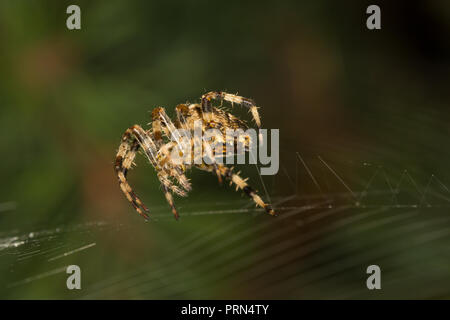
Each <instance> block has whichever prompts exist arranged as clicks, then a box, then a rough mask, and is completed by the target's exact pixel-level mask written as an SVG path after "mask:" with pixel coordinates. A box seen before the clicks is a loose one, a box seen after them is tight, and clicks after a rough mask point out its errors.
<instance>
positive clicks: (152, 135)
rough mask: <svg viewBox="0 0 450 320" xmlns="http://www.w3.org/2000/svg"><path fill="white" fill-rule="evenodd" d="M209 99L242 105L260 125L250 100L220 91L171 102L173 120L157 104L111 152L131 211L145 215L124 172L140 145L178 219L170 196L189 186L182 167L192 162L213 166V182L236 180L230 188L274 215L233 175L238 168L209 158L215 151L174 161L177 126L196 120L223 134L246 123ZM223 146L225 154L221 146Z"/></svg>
mask: <svg viewBox="0 0 450 320" xmlns="http://www.w3.org/2000/svg"><path fill="white" fill-rule="evenodd" d="M213 99H220V100H225V101H228V102H231V103H232V104H234V103H236V104H240V105H242V106H244V107H247V108H248V109H249V111H250V112H251V114H252V116H253V120H254V121H255V122H256V125H257V127H258V128H260V126H261V121H260V118H259V114H258V108H257V107H256V106H255V104H254V102H253V101H252V100H250V99H247V98H244V97H240V96H237V95H233V94H229V93H225V92H209V93H207V94H204V95H203V96H202V99H201V104H190V105H185V104H180V105H178V106H177V107H176V115H177V120H176V121H175V123H173V122H172V121H171V120H170V118H169V117H168V116H167V114H166V112H165V111H164V108H161V107H158V108H155V109H154V110H153V111H152V123H151V125H152V126H151V129H149V130H144V129H142V128H141V127H140V126H139V125H134V126H132V127H130V128H128V129H127V130H126V131H125V133H124V134H123V136H122V143H121V144H120V147H119V150H118V152H117V156H116V161H115V171H116V173H117V177H118V179H119V184H120V188H121V189H122V191H123V193H124V194H125V196H126V197H127V199H128V201H130V202H131V204H132V205H133V207H134V208H135V209H136V211H137V212H138V213H139V214H140V215H141V216H143V217H144V218H146V219H147V218H148V215H147V214H146V213H145V212H148V209H147V207H145V206H144V204H143V203H142V201H141V200H140V199H139V198H138V196H137V195H136V194H135V193H134V191H133V190H132V189H131V187H130V185H129V184H128V182H127V179H126V176H127V172H128V170H129V169H131V167H132V165H133V161H134V158H135V156H136V152H137V151H138V150H139V148H141V150H142V151H143V152H144V154H145V155H146V156H147V158H148V159H149V161H150V163H151V164H152V165H153V167H154V168H155V170H156V174H157V177H158V179H159V181H160V182H161V187H162V190H163V192H164V194H165V197H166V200H167V202H168V203H169V205H170V207H171V209H172V212H173V214H174V216H175V218H176V219H178V217H179V216H178V212H177V210H176V208H175V205H174V202H173V197H172V193H175V194H177V195H180V196H186V195H187V192H188V191H190V190H191V184H190V183H189V180H188V179H187V178H186V176H185V174H184V173H185V171H186V170H187V169H190V168H191V167H193V166H195V167H197V168H199V169H201V170H205V171H209V172H214V173H215V174H216V175H217V177H218V179H219V182H221V181H222V177H223V178H225V179H227V180H229V181H230V183H234V184H235V185H236V189H241V190H243V191H244V192H245V194H247V195H248V196H249V197H250V198H251V199H252V200H253V201H254V202H255V203H256V205H257V206H260V207H261V208H264V209H265V210H266V211H267V212H268V213H269V214H271V215H275V212H274V211H273V209H272V207H271V206H270V205H269V204H266V203H264V201H263V200H262V199H261V198H260V197H259V195H258V194H257V193H256V191H255V190H254V189H253V188H252V187H250V186H249V185H248V184H247V182H246V180H247V179H242V178H241V177H240V176H239V173H235V172H234V171H233V168H229V167H226V166H225V165H223V164H222V163H221V162H220V161H214V159H215V157H217V153H214V154H212V155H211V154H210V158H212V162H211V161H204V160H203V154H201V155H200V157H201V159H198V158H196V155H193V156H192V163H187V164H186V163H180V162H178V161H175V160H174V158H173V157H172V156H171V154H172V151H173V149H174V148H175V147H177V146H178V145H179V144H180V141H179V140H178V139H177V135H176V134H175V133H176V132H178V131H179V130H180V129H183V130H186V131H188V132H189V131H192V132H193V131H194V127H195V126H196V124H199V123H200V127H201V130H202V131H205V130H207V129H211V128H215V129H218V130H219V131H220V132H221V133H222V134H223V135H224V136H225V134H226V130H227V129H232V130H236V129H242V130H246V129H247V125H246V123H245V122H244V121H242V120H240V119H238V118H237V117H235V116H233V115H232V114H231V113H229V112H227V111H225V110H223V109H221V108H219V107H214V106H212V102H211V100H213ZM195 143H196V142H195V141H194V144H195ZM200 143H201V144H202V145H203V146H204V147H205V148H203V150H211V148H210V145H209V144H210V143H211V142H208V141H206V140H203V141H201V142H200ZM249 143H250V139H249V137H248V136H245V138H244V140H243V144H244V146H245V150H246V151H248V145H249ZM205 152H206V151H205ZM223 152H224V155H225V151H223Z"/></svg>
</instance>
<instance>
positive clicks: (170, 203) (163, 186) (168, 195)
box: [161, 183, 180, 220]
mask: <svg viewBox="0 0 450 320" xmlns="http://www.w3.org/2000/svg"><path fill="white" fill-rule="evenodd" d="M161 186H162V189H163V192H164V196H165V197H166V200H167V202H168V203H169V206H170V208H171V209H172V213H173V215H174V217H175V219H176V220H178V218H180V215H179V214H178V212H177V209H176V208H175V204H174V203H173V197H172V194H171V193H170V191H169V189H167V187H166V186H165V185H164V184H163V183H161Z"/></svg>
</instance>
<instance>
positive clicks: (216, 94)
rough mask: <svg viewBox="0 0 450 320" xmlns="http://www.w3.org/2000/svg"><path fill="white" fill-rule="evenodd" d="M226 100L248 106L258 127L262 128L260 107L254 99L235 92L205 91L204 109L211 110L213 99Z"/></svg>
mask: <svg viewBox="0 0 450 320" xmlns="http://www.w3.org/2000/svg"><path fill="white" fill-rule="evenodd" d="M218 99H220V100H225V101H228V102H231V103H232V104H234V103H237V104H240V105H242V106H244V107H247V108H248V109H249V110H250V113H251V114H252V117H253V120H254V121H255V123H256V125H257V127H258V128H261V118H260V116H259V113H258V107H257V106H256V104H255V102H254V101H253V100H252V99H249V98H244V97H241V96H238V95H235V94H231V93H226V92H221V91H211V92H208V93H205V94H204V95H203V96H202V107H203V110H208V109H209V110H210V108H211V100H218Z"/></svg>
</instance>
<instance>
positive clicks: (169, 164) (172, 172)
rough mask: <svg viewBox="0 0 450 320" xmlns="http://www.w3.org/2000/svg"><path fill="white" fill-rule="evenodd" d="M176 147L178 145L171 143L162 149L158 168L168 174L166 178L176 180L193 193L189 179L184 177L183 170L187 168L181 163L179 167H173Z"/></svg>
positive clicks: (159, 154)
mask: <svg viewBox="0 0 450 320" xmlns="http://www.w3.org/2000/svg"><path fill="white" fill-rule="evenodd" d="M176 146H177V143H176V142H174V141H171V142H169V143H167V144H165V145H164V146H162V147H161V149H160V150H159V153H158V166H159V168H160V169H161V170H162V171H163V172H165V173H166V176H171V177H173V178H175V179H176V180H177V182H178V183H179V184H180V185H181V186H182V187H183V188H184V189H185V190H186V191H191V189H192V187H191V184H190V182H189V179H188V178H186V176H185V175H184V169H183V168H184V167H185V165H184V164H183V163H180V164H179V165H173V161H172V159H171V153H172V150H173V148H174V147H176Z"/></svg>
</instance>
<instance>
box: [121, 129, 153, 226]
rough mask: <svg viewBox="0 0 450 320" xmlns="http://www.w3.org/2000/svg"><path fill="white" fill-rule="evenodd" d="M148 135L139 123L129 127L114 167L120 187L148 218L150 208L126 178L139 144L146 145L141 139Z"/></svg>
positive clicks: (138, 210)
mask: <svg viewBox="0 0 450 320" xmlns="http://www.w3.org/2000/svg"><path fill="white" fill-rule="evenodd" d="M143 134H144V135H143ZM146 136H147V135H146V134H145V131H144V130H143V129H142V128H141V127H139V126H137V125H134V126H132V127H130V128H128V129H127V130H126V131H125V133H124V134H123V136H122V143H121V144H120V146H119V151H118V152H117V155H116V161H115V165H114V168H115V171H116V174H117V178H118V180H119V185H120V188H121V189H122V192H123V193H124V194H125V196H126V198H127V199H128V201H129V202H130V203H131V204H132V205H133V207H134V208H135V210H136V211H137V212H138V213H139V214H140V215H141V216H143V217H144V218H145V219H148V218H149V216H148V214H146V213H145V212H144V211H146V212H148V211H149V210H148V208H147V207H146V206H145V205H144V203H143V202H142V201H141V200H140V199H139V197H138V196H137V195H136V193H134V191H133V189H132V188H131V186H130V185H129V183H128V181H127V178H126V176H127V173H128V170H129V169H131V167H132V165H133V161H134V158H135V156H136V152H137V151H138V149H139V146H140V145H141V146H142V145H144V144H143V143H142V142H141V141H144V139H145V137H146ZM130 141H131V142H130Z"/></svg>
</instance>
